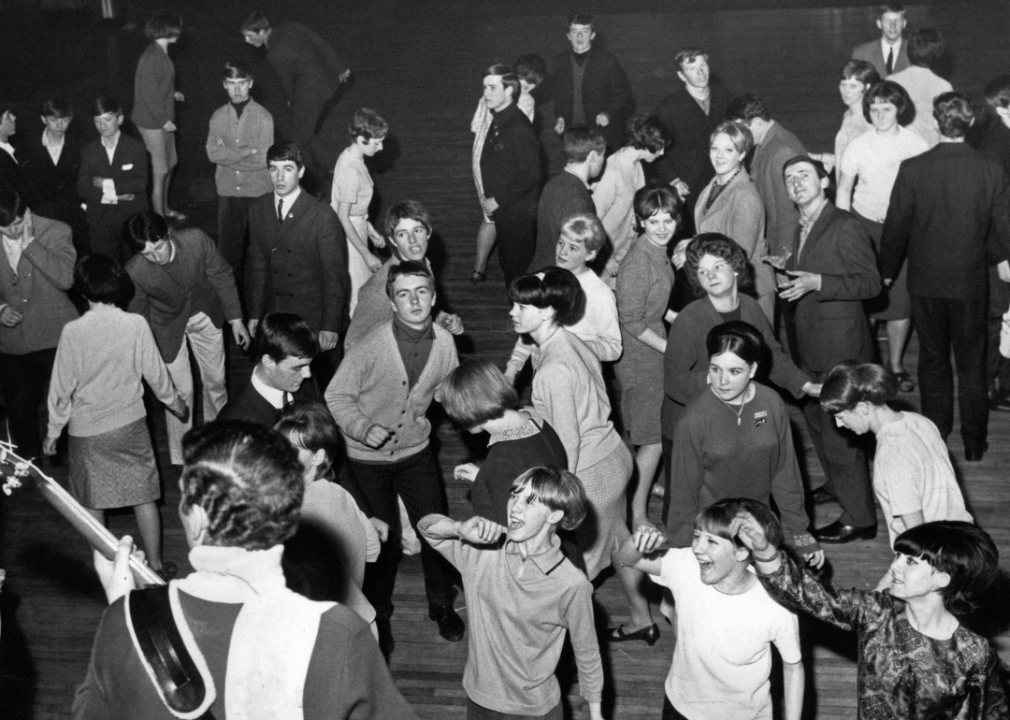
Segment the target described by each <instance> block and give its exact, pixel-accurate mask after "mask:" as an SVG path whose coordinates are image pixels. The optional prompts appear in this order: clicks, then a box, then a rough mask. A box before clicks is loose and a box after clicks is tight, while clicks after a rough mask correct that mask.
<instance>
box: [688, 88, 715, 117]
mask: <svg viewBox="0 0 1010 720" xmlns="http://www.w3.org/2000/svg"><path fill="white" fill-rule="evenodd" d="M684 89H685V90H687V94H688V95H690V96H691V97H692V98H694V101H695V102H696V103H698V107H700V108H701V110H702V112H704V113H705V114H706V115H708V111H709V110H711V109H712V90H711V88H709V87H708V86H706V87H704V88H696V87H694V86H693V85H688V84H687V83H684Z"/></svg>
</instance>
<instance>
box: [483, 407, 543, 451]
mask: <svg viewBox="0 0 1010 720" xmlns="http://www.w3.org/2000/svg"><path fill="white" fill-rule="evenodd" d="M521 412H525V413H526V414H527V415H529V416H530V419H529V420H527V421H526V422H524V423H523V424H522V425H520V426H519V427H517V428H512V429H511V430H502V431H501V432H496V433H491V437H490V438H488V441H487V444H488V446H489V447H490V446H491V445H494V444H495V443H496V442H503V441H505V440H522V439H523V438H528V437H533V436H534V435H536V434H537V433H538V432H540V424H541V423H542V422H543V420H541V419H540V416H539V415H537V412H536V410H534V409H533V408H531V407H526V408H523V409H522V411H521Z"/></svg>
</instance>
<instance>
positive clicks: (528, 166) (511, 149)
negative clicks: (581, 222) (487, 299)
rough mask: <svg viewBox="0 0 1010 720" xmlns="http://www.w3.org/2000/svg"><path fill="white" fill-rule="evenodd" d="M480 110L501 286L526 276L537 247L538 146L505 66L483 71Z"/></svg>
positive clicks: (516, 81)
mask: <svg viewBox="0 0 1010 720" xmlns="http://www.w3.org/2000/svg"><path fill="white" fill-rule="evenodd" d="M483 86H484V104H485V105H487V108H488V110H490V111H491V126H490V127H489V128H488V131H487V138H486V139H485V140H484V149H483V150H482V151H481V156H480V172H481V178H482V180H483V183H484V201H483V202H484V213H485V214H486V215H487V216H488V217H490V218H491V219H492V220H494V223H495V231H496V232H497V235H498V262H499V263H500V264H501V269H502V273H504V275H505V283H506V284H508V283H509V282H511V281H512V280H513V279H514V278H517V277H519V276H520V275H523V274H524V273H526V271H527V270H528V269H529V265H530V262H531V261H532V260H533V254H534V252H535V251H536V246H537V199H538V198H539V197H540V180H541V171H540V140H538V139H537V135H536V133H535V132H534V131H533V125H532V124H531V123H530V119H529V118H528V117H526V114H525V113H524V112H523V111H522V110H520V109H519V106H518V105H517V104H516V98H518V97H519V92H520V85H519V77H518V76H517V75H516V74H515V73H514V72H513V71H512V68H510V67H509V66H508V65H500V64H499V65H492V66H491V67H489V68H488V69H487V70H485V71H484V81H483Z"/></svg>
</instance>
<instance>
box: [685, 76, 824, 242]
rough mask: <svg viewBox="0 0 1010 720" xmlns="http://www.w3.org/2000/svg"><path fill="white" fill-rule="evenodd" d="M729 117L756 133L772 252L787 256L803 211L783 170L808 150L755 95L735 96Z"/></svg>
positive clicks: (755, 169) (754, 171)
mask: <svg viewBox="0 0 1010 720" xmlns="http://www.w3.org/2000/svg"><path fill="white" fill-rule="evenodd" d="M726 119H727V120H738V121H740V122H742V123H743V124H744V125H746V126H747V127H748V128H750V131H751V134H752V135H753V136H754V145H755V150H754V159H753V160H752V161H751V167H750V176H751V179H753V180H754V187H756V188H757V191H758V195H760V196H761V200H762V201H763V202H764V204H765V237H766V238H768V254H769V255H777V256H783V255H786V254H788V253H790V252H792V250H793V242H794V239H795V237H796V225H797V224H798V223H799V221H800V214H799V211H798V210H797V209H796V206H795V205H794V204H793V201H792V200H791V199H790V198H789V193H788V192H787V191H786V186H785V184H783V182H782V170H783V168H784V167H785V164H786V161H788V160H789V159H790V158H794V157H796V156H798V155H806V154H807V151H806V149H805V148H804V147H803V143H801V142H800V141H799V138H797V137H796V136H795V135H793V134H792V133H791V132H789V131H788V130H786V129H785V128H784V127H782V126H781V125H780V124H779V123H777V122H776V121H775V120H773V119H772V116H771V113H770V112H769V111H768V106H767V105H765V104H764V102H763V101H762V100H760V99H758V98H756V97H754V96H753V95H742V96H741V97H738V98H735V99H734V100H733V101H732V102H731V103H730V105H729V108H728V109H727V110H726ZM699 192H700V188H699Z"/></svg>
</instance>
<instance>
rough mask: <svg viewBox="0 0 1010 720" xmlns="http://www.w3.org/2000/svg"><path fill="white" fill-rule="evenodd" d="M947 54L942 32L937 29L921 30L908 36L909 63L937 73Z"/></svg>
mask: <svg viewBox="0 0 1010 720" xmlns="http://www.w3.org/2000/svg"><path fill="white" fill-rule="evenodd" d="M946 52H947V46H946V45H945V44H944V42H943V37H942V36H941V35H940V31H939V30H937V29H936V28H919V29H918V30H913V31H912V34H911V35H909V36H908V62H910V63H911V64H912V65H918V66H920V67H925V68H929V69H930V70H933V71H935V70H936V66H937V64H938V63H939V62H940V61H941V60H942V59H943V56H944V54H945V53H946Z"/></svg>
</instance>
